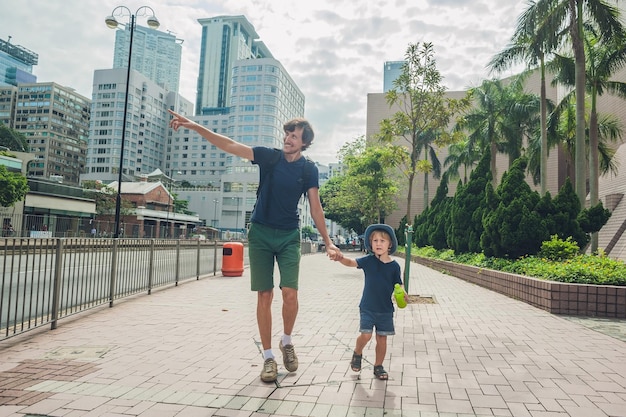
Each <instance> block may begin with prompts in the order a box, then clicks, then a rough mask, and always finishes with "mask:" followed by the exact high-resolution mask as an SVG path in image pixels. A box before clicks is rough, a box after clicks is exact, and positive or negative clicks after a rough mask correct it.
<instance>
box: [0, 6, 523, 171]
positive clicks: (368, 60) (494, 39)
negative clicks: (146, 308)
mask: <svg viewBox="0 0 626 417" xmlns="http://www.w3.org/2000/svg"><path fill="white" fill-rule="evenodd" d="M144 4H148V5H149V6H150V7H152V8H153V9H154V11H155V12H156V15H157V17H158V18H159V20H160V22H161V28H160V29H161V30H166V31H167V30H169V31H171V32H172V33H174V34H175V35H176V36H177V37H178V38H180V39H182V40H183V41H184V42H183V61H182V68H181V94H183V96H185V97H186V98H188V99H189V100H191V101H192V102H195V89H196V79H197V72H198V59H199V52H200V36H201V26H200V25H199V24H198V22H197V19H199V18H206V17H211V16H217V15H244V16H246V17H247V19H248V20H249V21H250V22H251V23H252V25H253V26H254V27H255V28H256V30H257V32H258V34H259V36H260V37H261V39H262V40H263V41H264V42H265V44H266V45H267V47H268V48H269V49H270V51H271V52H272V54H273V55H274V57H275V58H276V59H278V60H279V61H280V62H281V63H282V64H283V66H284V67H285V68H286V69H287V71H288V72H289V73H290V74H291V76H292V78H293V79H294V81H295V82H296V83H297V84H298V85H299V86H300V88H301V89H302V91H303V92H304V94H305V96H306V114H305V116H306V117H307V118H309V119H310V120H311V122H312V123H313V125H314V127H315V129H316V141H315V145H314V146H313V147H311V149H310V151H308V155H309V156H310V157H311V158H313V159H316V160H318V161H320V162H322V163H328V162H332V161H334V160H335V159H336V152H337V150H338V149H339V148H340V147H341V145H342V144H343V143H345V142H346V141H351V140H353V139H354V138H356V137H358V136H361V135H364V134H365V123H366V104H367V94H368V93H377V92H382V85H383V74H382V68H383V62H384V61H395V60H401V59H403V57H404V54H405V51H406V48H407V46H408V44H409V43H416V42H424V41H427V42H432V43H433V44H434V47H435V53H436V58H437V64H438V68H439V70H440V71H441V73H442V75H443V76H444V84H445V85H446V86H447V87H448V88H449V89H451V90H459V89H464V88H467V87H469V86H474V85H477V84H478V83H480V80H482V79H484V78H487V77H488V76H489V75H488V72H487V69H486V65H487V63H488V61H489V59H490V58H491V57H492V56H493V55H494V54H495V53H497V52H498V51H500V50H501V49H503V48H504V47H505V46H506V44H507V42H508V40H509V38H510V36H511V34H512V33H513V30H514V28H515V23H516V20H517V17H518V15H519V14H520V13H521V11H522V10H523V8H524V7H525V5H524V3H523V2H516V1H514V2H502V1H500V0H436V1H435V0H430V1H424V0H418V1H405V0H396V1H395V2H383V3H376V2H371V1H369V0H317V1H314V2H303V1H301V0H283V1H276V0H239V1H235V2H224V1H216V0H208V1H206V0H205V1H194V0H178V1H167V0H155V1H153V2H151V3H144V2H139V3H137V2H135V1H130V2H126V3H118V2H117V1H112V0H97V1H96V0H65V1H64V2H62V3H61V2H56V1H47V0H22V1H20V2H14V4H12V5H11V6H10V7H7V6H5V7H3V10H2V26H1V27H2V33H0V38H2V39H4V40H6V39H7V37H8V36H11V37H12V38H11V42H12V43H14V44H17V45H21V46H24V47H26V48H28V49H30V50H32V51H34V52H36V53H38V54H39V65H37V66H36V67H35V68H34V73H35V75H37V76H38V81H42V82H44V81H54V82H57V83H59V84H62V85H65V86H69V87H72V88H74V89H75V90H76V91H78V92H79V93H81V94H83V95H85V96H87V97H90V96H91V90H92V81H93V71H94V70H96V69H102V68H110V67H111V65H112V61H113V44H114V39H115V33H114V31H112V30H110V29H108V28H107V27H106V25H105V24H104V18H105V17H106V16H108V15H109V14H110V13H111V11H112V10H113V9H114V8H115V7H117V6H119V5H122V6H127V7H128V8H129V9H130V10H131V11H133V12H134V11H136V10H137V9H139V7H141V6H143V5H144ZM138 24H145V21H144V20H142V18H141V17H140V18H138Z"/></svg>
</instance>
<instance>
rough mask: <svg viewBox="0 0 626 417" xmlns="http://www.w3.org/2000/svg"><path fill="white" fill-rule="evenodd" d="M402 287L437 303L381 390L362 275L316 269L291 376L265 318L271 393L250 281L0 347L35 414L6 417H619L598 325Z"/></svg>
mask: <svg viewBox="0 0 626 417" xmlns="http://www.w3.org/2000/svg"><path fill="white" fill-rule="evenodd" d="M347 256H355V254H352V253H348V254H347ZM402 264H403V263H402ZM410 273H411V283H412V292H415V293H421V294H431V295H432V296H433V297H434V299H435V300H436V301H437V303H436V304H428V305H426V304H424V305H420V304H415V305H409V306H408V307H407V308H406V309H404V310H402V311H398V312H397V313H396V314H395V321H396V333H397V334H396V335H395V336H393V337H390V338H389V339H388V342H389V343H388V352H387V358H386V361H385V367H386V369H387V370H388V371H389V372H390V379H389V381H387V382H383V381H377V380H375V379H374V377H373V375H372V364H371V361H372V360H373V358H374V355H375V343H370V344H368V346H366V349H365V351H364V357H365V362H364V368H363V371H362V372H361V373H360V374H356V373H353V372H352V371H351V370H350V369H349V366H348V364H349V360H350V357H351V354H352V349H353V348H354V341H355V339H356V337H357V336H358V299H359V295H360V291H361V288H362V272H361V271H359V270H356V269H354V270H352V269H349V268H345V267H343V266H341V265H338V264H337V263H333V262H330V261H328V260H327V258H326V257H325V256H324V255H322V254H314V255H307V256H304V257H303V258H302V265H301V274H302V278H301V291H300V311H299V316H298V321H297V322H296V329H295V332H294V335H293V337H294V342H295V344H296V348H297V352H298V356H299V359H300V369H298V371H297V372H295V373H290V374H287V373H285V371H284V368H283V367H282V364H281V363H280V362H281V356H280V352H279V351H278V349H277V343H276V342H277V341H278V339H279V337H280V335H281V333H282V331H281V326H282V317H281V314H280V313H281V310H280V295H279V294H278V293H277V294H276V297H275V300H274V305H273V307H272V310H273V313H274V326H275V329H274V334H273V341H276V342H274V343H275V346H274V350H275V352H274V353H275V355H276V356H277V358H278V362H279V381H278V383H277V384H265V383H262V382H261V381H260V379H259V372H260V369H261V368H260V367H261V364H262V360H261V352H260V342H259V340H258V335H257V328H256V318H255V317H256V316H255V303H256V296H255V294H254V293H252V292H250V291H249V288H248V285H249V283H248V280H249V271H248V270H246V271H244V276H243V277H241V278H240V279H239V278H238V279H231V278H229V279H224V278H223V277H212V276H210V277H203V278H202V279H200V280H197V281H196V280H192V281H190V282H184V283H181V284H180V285H179V286H178V287H175V288H169V289H165V290H162V291H156V292H153V294H151V295H149V296H138V297H134V298H132V299H128V300H122V301H118V302H117V303H116V304H115V306H114V307H113V308H102V309H98V310H97V311H95V310H94V311H93V312H91V313H89V314H85V315H83V316H80V317H78V318H76V319H74V320H67V321H63V320H62V321H61V322H60V323H59V327H58V328H57V329H56V330H55V331H54V332H50V331H37V332H32V333H31V334H30V335H28V336H27V337H25V336H20V338H21V339H22V340H24V339H25V340H27V341H28V343H27V344H25V343H15V342H13V341H11V339H9V340H8V341H7V342H9V343H5V342H3V343H0V403H1V402H2V399H3V398H8V397H7V395H9V394H11V395H13V396H14V397H11V398H14V400H13V401H15V399H21V400H23V401H33V403H32V404H30V405H28V406H27V407H22V406H18V405H15V404H14V405H4V406H0V417H3V412H5V410H11V413H15V414H25V413H27V412H29V413H31V414H40V415H55V416H59V417H61V416H63V417H74V416H77V417H79V416H80V417H91V416H106V417H118V416H121V415H124V416H127V417H128V416H142V417H147V416H150V417H154V416H156V417H160V416H169V415H174V413H178V414H176V415H177V417H194V416H230V417H243V416H245V417H250V416H254V417H261V416H263V417H266V416H268V415H272V416H275V417H281V416H285V417H286V416H299V417H318V416H323V417H326V416H329V415H336V416H338V417H344V416H345V417H352V416H361V415H363V416H368V417H382V416H383V415H384V416H385V417H392V416H393V417H403V416H407V417H464V416H474V417H476V416H480V415H485V416H486V415H489V416H491V417H493V416H503V417H505V416H506V417H508V416H511V417H552V416H559V417H563V416H566V415H570V416H575V417H578V416H580V417H583V416H589V417H596V416H603V417H604V416H619V417H626V415H625V414H626V413H624V411H623V410H626V344H625V343H624V342H623V341H622V340H621V339H619V338H614V337H612V336H610V335H608V334H604V333H601V332H599V331H598V330H597V328H598V327H599V326H601V325H602V324H604V323H593V325H594V326H595V327H594V328H591V327H589V326H588V325H586V324H585V321H584V319H580V320H579V319H577V320H574V319H570V318H565V317H560V316H554V315H551V314H549V313H547V312H545V311H542V310H539V309H536V308H534V307H531V306H528V305H526V304H524V303H521V302H518V301H516V300H513V299H510V298H507V297H504V296H502V295H500V294H497V293H494V292H492V291H488V290H485V289H482V288H480V287H478V286H475V285H471V284H468V283H466V282H464V281H461V280H458V279H456V278H453V277H450V276H447V275H445V274H441V273H439V272H437V271H433V270H430V269H428V268H426V267H423V266H421V265H417V264H412V265H411V271H410ZM225 294H237V297H227V296H225ZM155 317H156V318H158V319H156V320H155ZM124 323H132V324H133V326H128V325H124ZM609 324H610V325H611V326H614V329H615V328H623V329H626V321H624V322H611V323H607V325H609ZM614 333H616V332H615V331H614ZM624 334H626V333H624ZM224 357H225V358H228V360H223V359H221V358H224ZM3 390H4V391H3ZM3 393H4V395H5V396H4V397H3ZM11 413H9V414H8V415H12V414H11ZM79 413H82V415H81V414H79ZM99 413H100V414H99ZM5 414H6V413H5Z"/></svg>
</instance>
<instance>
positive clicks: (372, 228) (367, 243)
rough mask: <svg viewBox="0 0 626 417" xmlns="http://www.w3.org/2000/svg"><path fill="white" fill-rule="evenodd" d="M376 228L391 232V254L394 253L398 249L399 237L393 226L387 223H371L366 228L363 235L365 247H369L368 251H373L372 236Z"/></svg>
mask: <svg viewBox="0 0 626 417" xmlns="http://www.w3.org/2000/svg"><path fill="white" fill-rule="evenodd" d="M375 230H384V231H385V232H387V234H389V236H390V237H391V246H390V248H389V254H390V255H392V254H394V253H395V252H396V249H398V239H397V238H396V233H395V232H394V231H393V228H392V227H391V226H389V225H386V224H370V225H369V226H367V229H365V235H364V236H363V241H364V242H363V243H364V244H365V249H367V251H368V252H372V245H371V243H370V237H371V235H372V232H373V231H375Z"/></svg>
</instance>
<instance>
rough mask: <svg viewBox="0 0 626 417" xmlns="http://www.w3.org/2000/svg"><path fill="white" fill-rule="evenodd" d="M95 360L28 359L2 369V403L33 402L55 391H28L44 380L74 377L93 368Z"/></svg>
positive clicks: (0, 379) (68, 379) (70, 378)
mask: <svg viewBox="0 0 626 417" xmlns="http://www.w3.org/2000/svg"><path fill="white" fill-rule="evenodd" d="M96 369H97V367H96V366H95V365H94V364H92V363H87V362H78V361H69V360H45V359H42V360H26V361H24V362H21V363H20V364H19V365H18V366H16V367H15V368H13V369H10V370H8V371H4V372H0V406H2V405H33V404H36V403H38V402H40V401H41V400H44V399H46V398H48V397H50V396H52V395H54V393H48V392H36V391H27V390H26V389H27V388H30V387H32V386H34V385H37V384H39V383H41V382H43V381H47V380H55V381H75V380H77V379H79V378H80V377H82V376H84V375H87V374H90V373H92V372H94V371H95V370H96Z"/></svg>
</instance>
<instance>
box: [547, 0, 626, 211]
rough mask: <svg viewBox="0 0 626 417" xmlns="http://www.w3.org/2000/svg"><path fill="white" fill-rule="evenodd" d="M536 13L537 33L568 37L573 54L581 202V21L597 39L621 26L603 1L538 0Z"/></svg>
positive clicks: (616, 14)
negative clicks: (590, 25) (586, 23)
mask: <svg viewBox="0 0 626 417" xmlns="http://www.w3.org/2000/svg"><path fill="white" fill-rule="evenodd" d="M536 7H537V13H538V16H542V20H541V21H540V22H538V23H539V26H538V32H539V33H544V34H545V33H549V32H554V33H556V34H557V38H558V39H564V38H568V39H569V41H570V43H571V47H572V50H573V54H574V62H575V70H574V76H575V91H576V145H577V146H576V149H575V170H576V174H575V186H576V194H577V195H578V198H579V200H580V202H581V205H584V202H585V198H586V187H585V184H586V163H585V162H586V156H585V149H586V147H585V48H584V40H583V23H584V22H586V21H588V22H590V23H591V24H592V25H593V26H594V27H596V28H598V33H599V36H600V38H601V39H611V38H613V37H620V38H621V37H622V34H623V33H624V28H623V26H622V24H621V22H620V20H619V9H618V8H617V7H616V6H614V5H612V4H610V2H609V1H607V0H538V1H537V4H536Z"/></svg>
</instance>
